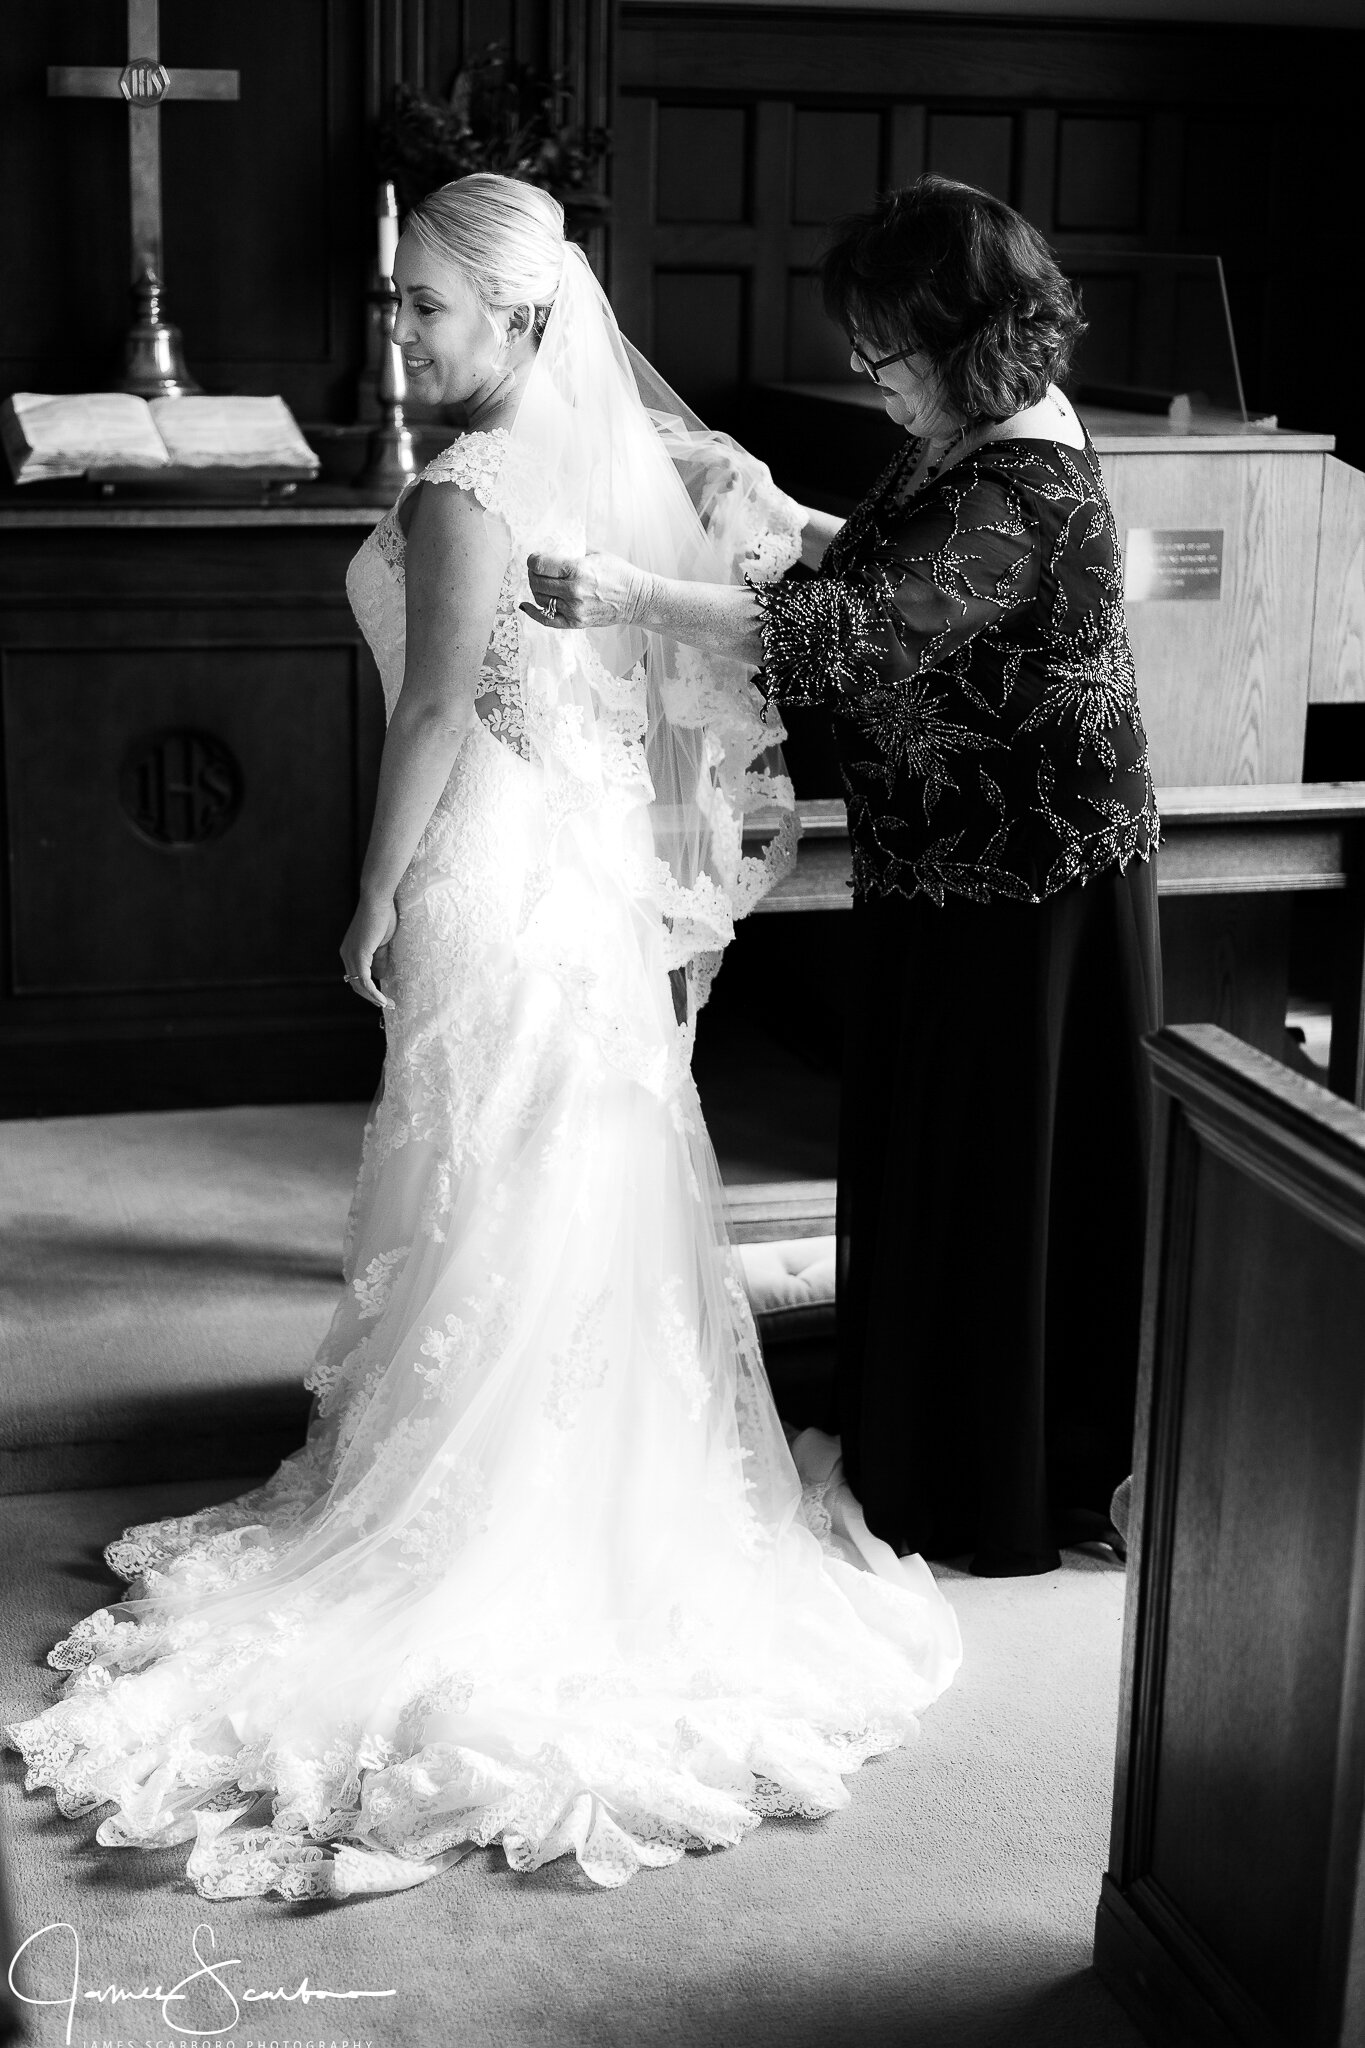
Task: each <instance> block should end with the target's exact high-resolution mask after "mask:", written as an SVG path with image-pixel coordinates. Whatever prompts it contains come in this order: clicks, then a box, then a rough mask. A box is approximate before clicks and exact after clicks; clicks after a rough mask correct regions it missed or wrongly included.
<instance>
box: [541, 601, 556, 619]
mask: <svg viewBox="0 0 1365 2048" xmlns="http://www.w3.org/2000/svg"><path fill="white" fill-rule="evenodd" d="M540 609H541V610H542V611H543V612H544V613H545V615H546V617H547V618H551V619H557V618H558V617H559V599H558V598H557V597H547V598H546V599H545V601H544V603H543V604H542V605H541V607H540Z"/></svg>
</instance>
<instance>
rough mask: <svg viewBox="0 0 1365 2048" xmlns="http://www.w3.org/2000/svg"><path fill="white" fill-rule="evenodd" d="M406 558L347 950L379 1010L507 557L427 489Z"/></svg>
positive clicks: (457, 502) (458, 509) (484, 531)
mask: <svg viewBox="0 0 1365 2048" xmlns="http://www.w3.org/2000/svg"><path fill="white" fill-rule="evenodd" d="M413 495H414V496H415V498H416V500H417V503H416V507H415V509H414V511H413V515H412V522H411V526H410V528H409V531H408V537H407V549H406V553H405V557H404V570H405V577H406V591H407V597H406V603H407V655H406V660H405V663H404V668H403V687H402V690H401V691H400V693H399V697H398V702H397V704H396V705H395V706H394V711H393V716H392V718H391V719H390V720H389V729H388V732H387V733H386V734H385V737H384V752H383V757H382V759H381V762H380V768H379V791H378V795H377V797H376V799H375V808H374V822H373V824H372V825H371V827H370V839H369V845H368V847H367V848H366V852H365V861H364V865H363V867H362V868H361V872H360V902H359V904H358V905H357V907H356V912H355V916H354V917H353V918H352V919H351V922H350V926H349V927H348V929H347V932H346V936H345V938H344V939H343V940H342V942H341V957H342V959H343V961H344V962H345V967H346V976H347V979H348V980H349V981H350V982H351V985H352V987H353V988H354V989H355V991H356V993H357V994H358V995H363V996H364V997H365V998H366V999H367V1000H368V1001H369V1002H372V1003H377V1004H379V1005H380V1006H381V1007H382V1006H383V1005H384V1004H385V1002H386V1000H387V999H386V998H385V997H384V996H382V995H381V994H380V991H379V989H378V988H377V987H376V986H375V982H374V979H373V971H372V963H373V960H374V956H375V954H376V953H377V952H378V951H379V950H380V948H381V947H383V946H386V945H387V944H388V942H389V940H390V939H391V938H392V937H393V934H394V932H395V930H396V929H397V924H398V919H397V913H396V912H395V910H394V903H393V898H394V892H395V890H396V889H397V887H398V884H399V882H400V881H401V879H402V877H403V874H404V872H405V870H406V868H407V866H408V863H409V861H410V860H411V859H412V856H413V853H414V852H415V850H416V847H417V842H418V840H419V839H420V838H421V836H422V834H423V832H424V831H425V830H426V826H427V822H428V820H429V819H430V817H431V814H432V812H433V811H434V810H435V808H436V803H437V800H438V798H439V797H440V794H441V791H442V790H443V789H444V788H445V786H446V783H447V781H448V780H449V778H450V771H451V768H452V767H453V766H454V763H455V756H456V754H457V753H458V752H459V748H460V742H461V740H462V739H463V738H464V735H465V732H466V730H467V729H468V726H469V722H470V720H471V718H472V717H473V715H474V699H475V697H476V696H477V695H478V693H479V672H480V667H481V664H482V662H483V657H484V654H485V652H486V650H487V647H488V641H489V637H490V635H491V634H492V631H493V623H494V620H495V618H496V616H497V606H498V593H499V591H500V589H501V587H502V579H503V575H504V573H505V571H506V568H507V548H506V547H505V546H503V547H500V546H499V544H498V537H497V536H498V529H497V528H496V526H494V525H493V523H492V522H491V521H490V520H489V518H488V516H487V514H486V513H485V512H484V510H483V507H482V506H481V505H479V504H478V503H477V501H476V500H475V499H473V498H472V497H470V496H469V495H468V494H467V493H466V492H464V491H462V490H457V489H456V488H454V487H453V486H452V485H442V484H424V485H423V486H422V488H421V489H420V490H418V491H416V492H415V493H414V494H413Z"/></svg>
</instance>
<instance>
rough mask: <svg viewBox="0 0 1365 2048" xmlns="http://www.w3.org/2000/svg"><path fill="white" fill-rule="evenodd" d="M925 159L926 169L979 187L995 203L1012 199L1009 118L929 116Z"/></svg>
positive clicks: (1011, 148) (999, 116)
mask: <svg viewBox="0 0 1365 2048" xmlns="http://www.w3.org/2000/svg"><path fill="white" fill-rule="evenodd" d="M926 155H927V159H928V162H927V168H928V169H929V170H931V171H937V172H938V173H939V174H940V176H942V177H945V178H960V179H961V180H962V182H963V183H964V184H965V185H979V186H980V187H981V189H982V191H983V192H993V193H994V194H995V196H996V198H997V199H1004V200H1007V201H1009V200H1012V199H1013V197H1014V117H1013V115H1012V114H946V113H945V114H939V113H931V114H930V116H929V136H928V147H927V151H926Z"/></svg>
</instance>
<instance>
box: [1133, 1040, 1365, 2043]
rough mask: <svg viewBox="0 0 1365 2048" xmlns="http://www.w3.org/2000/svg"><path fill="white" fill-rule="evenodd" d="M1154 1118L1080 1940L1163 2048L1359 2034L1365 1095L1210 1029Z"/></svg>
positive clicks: (1166, 1070) (1162, 1045)
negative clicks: (1130, 1466) (1123, 1594)
mask: <svg viewBox="0 0 1365 2048" xmlns="http://www.w3.org/2000/svg"><path fill="white" fill-rule="evenodd" d="M1148 1046H1149V1052H1150V1058H1151V1064H1152V1071H1153V1077H1154V1081H1155V1087H1156V1104H1157V1112H1158V1113H1157V1124H1156V1147H1155V1154H1154V1160H1153V1175H1152V1203H1151V1210H1150V1216H1149V1223H1148V1240H1147V1284H1146V1298H1145V1303H1144V1328H1143V1350H1142V1367H1141V1376H1140V1381H1139V1389H1138V1408H1137V1459H1136V1472H1135V1476H1134V1492H1133V1499H1134V1525H1133V1528H1132V1530H1131V1532H1130V1557H1129V1567H1128V1569H1129V1588H1128V1595H1129V1597H1128V1603H1127V1615H1126V1622H1125V1639H1124V1658H1123V1685H1122V1696H1121V1703H1120V1714H1119V1743H1118V1763H1117V1770H1116V1776H1115V1788H1114V1817H1113V1837H1112V1845H1111V1856H1110V1867H1109V1872H1108V1875H1107V1876H1106V1877H1105V1879H1104V1884H1103V1891H1102V1896H1101V1901H1100V1906H1099V1912H1098V1918H1097V1923H1096V1938H1095V1965H1096V1968H1097V1970H1098V1971H1099V1973H1100V1975H1101V1976H1102V1977H1103V1978H1104V1980H1105V1981H1106V1983H1107V1984H1108V1985H1109V1986H1110V1988H1111V1989H1112V1990H1113V1991H1114V1992H1115V1994H1116V1995H1117V1996H1118V1997H1119V1998H1120V1999H1121V2001H1122V2002H1123V2003H1124V2005H1125V2006H1127V2008H1128V2009H1129V2011H1130V2012H1131V2013H1132V2014H1133V2016H1134V2018H1135V2019H1136V2020H1137V2022H1138V2023H1139V2025H1140V2026H1141V2027H1142V2029H1143V2031H1144V2033H1145V2034H1146V2035H1147V2038H1148V2039H1149V2040H1151V2041H1152V2042H1154V2043H1161V2044H1164V2048H1232V2044H1237V2048H1251V2044H1255V2048H1358V2044H1359V2043H1360V2042H1361V2041H1362V2040H1365V1862H1363V1861H1362V1850H1363V1848H1365V1837H1363V1836H1362V1812H1363V1810H1365V1116H1362V1115H1361V1114H1360V1113H1359V1111H1357V1110H1355V1109H1354V1108H1351V1107H1349V1106H1348V1105H1346V1104H1344V1103H1342V1102H1341V1101H1340V1100H1338V1098H1337V1097H1335V1096H1333V1095H1331V1094H1329V1093H1327V1091H1326V1090H1324V1089H1321V1088H1318V1087H1316V1086H1315V1085H1314V1084H1313V1083H1312V1082H1310V1081H1306V1080H1304V1079H1303V1078H1301V1077H1300V1076H1299V1075H1297V1074H1295V1073H1292V1072H1290V1071H1289V1070H1287V1069H1286V1068H1284V1067H1281V1066H1278V1065H1277V1064H1275V1063H1274V1062H1273V1061H1271V1060H1269V1059H1267V1058H1266V1057H1265V1056H1264V1055H1263V1054H1260V1053H1257V1052H1255V1051H1253V1050H1252V1049H1250V1048H1249V1047H1247V1046H1243V1045H1240V1044H1238V1043H1237V1041H1236V1040H1234V1039H1232V1038H1230V1037H1228V1035H1227V1034H1226V1033H1224V1032H1222V1031H1219V1030H1217V1029H1216V1028H1214V1027H1212V1026H1208V1025H1197V1026H1193V1027H1186V1028H1181V1029H1174V1030H1165V1031H1161V1032H1158V1033H1156V1034H1155V1035H1154V1036H1153V1038H1151V1039H1150V1040H1149V1041H1148Z"/></svg>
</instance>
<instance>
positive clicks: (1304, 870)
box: [746, 782, 1365, 1103]
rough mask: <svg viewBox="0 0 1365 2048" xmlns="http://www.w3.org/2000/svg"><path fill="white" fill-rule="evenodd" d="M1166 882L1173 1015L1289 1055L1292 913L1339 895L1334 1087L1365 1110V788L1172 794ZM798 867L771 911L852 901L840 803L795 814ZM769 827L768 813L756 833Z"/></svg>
mask: <svg viewBox="0 0 1365 2048" xmlns="http://www.w3.org/2000/svg"><path fill="white" fill-rule="evenodd" d="M1157 802H1158V804H1159V806H1160V810H1161V817H1162V844H1161V851H1160V855H1159V857H1158V869H1157V875H1158V887H1159V890H1160V893H1161V898H1162V952H1163V960H1164V967H1165V981H1166V1015H1167V1019H1168V1021H1170V1022H1173V1023H1196V1022H1205V1021H1207V1022H1212V1023H1219V1024H1222V1025H1223V1026H1224V1027H1225V1028H1229V1029H1232V1030H1234V1031H1235V1032H1236V1034H1237V1036H1239V1037H1241V1038H1244V1039H1246V1040H1247V1041H1248V1042H1249V1043H1251V1044H1254V1045H1259V1046H1260V1047H1261V1049H1262V1050H1264V1051H1266V1052H1269V1053H1271V1054H1272V1055H1274V1056H1276V1057H1279V1056H1280V1055H1281V1054H1282V1052H1283V1050H1284V1017H1285V1005H1286V1000H1287V997H1288V991H1289V907H1290V899H1291V897H1292V896H1293V895H1294V894H1296V893H1299V892H1305V891H1308V892H1317V891H1331V892H1334V893H1335V894H1337V895H1338V896H1339V897H1340V910H1341V915H1340V916H1339V917H1338V918H1337V919H1336V925H1337V947H1336V954H1337V957H1336V960H1335V962H1334V970H1335V993H1334V1000H1333V1006H1332V1054H1331V1060H1332V1064H1331V1073H1330V1085H1331V1086H1332V1088H1334V1089H1335V1090H1336V1092H1337V1093H1338V1094H1340V1095H1344V1096H1346V1097H1347V1098H1348V1100H1350V1101H1352V1102H1355V1103H1365V1042H1363V1040H1362V1022H1361V1020H1362V1007H1363V1001H1365V996H1363V992H1365V782H1307V783H1257V784H1247V785H1242V786H1240V787H1236V788H1213V789H1185V788H1181V789H1176V788H1169V789H1162V790H1158V792H1157ZM797 808H798V811H799V814H800V819H801V848H800V852H799V854H798V857H797V863H796V867H795V869H794V870H793V871H792V873H791V874H789V875H788V876H787V877H786V879H785V880H784V881H783V882H782V883H780V884H779V886H778V887H777V888H776V889H774V890H773V892H772V894H771V895H769V896H767V897H765V898H764V899H763V901H762V902H761V903H760V904H759V906H758V907H759V910H760V911H765V912H769V913H774V912H779V913H780V912H787V911H807V910H846V909H848V908H849V907H850V905H851V901H852V899H851V896H850V892H849V878H850V874H851V871H852V870H851V862H850V857H849V846H848V820H847V817H846V815H845V810H844V806H843V803H842V802H840V801H839V800H837V799H830V798H821V799H819V800H816V801H813V802H802V803H800V804H799V805H798V807H797ZM771 830H772V822H771V820H770V819H767V818H765V817H764V816H763V815H761V814H760V815H758V816H756V817H754V818H753V819H751V820H750V823H749V827H748V831H747V834H746V837H748V838H749V839H750V840H751V841H755V842H756V841H758V840H761V839H762V838H763V837H764V836H765V835H767V834H768V833H770V832H771Z"/></svg>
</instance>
